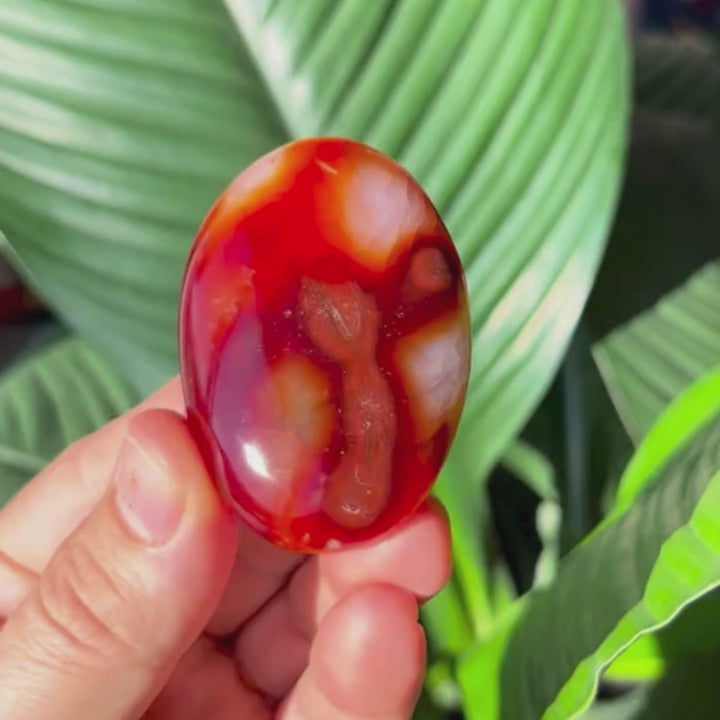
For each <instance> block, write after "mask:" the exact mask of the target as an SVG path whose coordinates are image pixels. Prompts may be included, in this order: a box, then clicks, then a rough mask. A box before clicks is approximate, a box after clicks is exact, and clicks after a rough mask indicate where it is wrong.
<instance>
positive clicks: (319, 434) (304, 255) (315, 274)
mask: <svg viewBox="0 0 720 720" xmlns="http://www.w3.org/2000/svg"><path fill="white" fill-rule="evenodd" d="M180 356H181V369H182V379H183V387H184V392H185V399H186V403H187V406H188V410H189V415H190V418H191V422H192V425H193V428H194V430H195V432H196V435H197V437H198V438H199V439H200V440H201V445H202V447H203V448H204V452H205V454H206V456H207V459H208V460H209V462H210V463H211V465H212V467H213V470H214V472H215V474H216V476H217V478H218V482H219V484H220V487H221V489H222V491H223V493H224V495H225V497H226V499H227V501H228V502H229V503H230V504H231V505H232V506H233V507H234V508H235V509H236V510H237V512H238V513H239V514H240V515H241V516H242V517H243V518H244V519H245V520H246V521H247V522H248V523H249V524H250V525H251V526H252V527H253V528H255V529H256V530H257V531H258V532H259V533H261V534H263V535H264V536H266V537H268V538H269V539H270V540H272V541H273V542H276V543H278V544H280V545H283V546H285V547H289V548H292V549H295V550H299V551H304V552H311V551H317V550H321V549H333V548H337V547H340V546H342V545H345V544H346V543H349V542H352V541H357V540H365V539H368V538H370V537H372V536H374V535H376V534H378V533H380V532H383V531H385V530H387V529H389V528H390V527H391V526H393V525H394V524H395V523H397V522H398V521H399V520H401V519H402V518H403V517H405V516H407V515H408V514H409V513H411V512H412V511H413V510H414V509H415V508H416V507H417V506H418V505H419V504H420V502H421V501H422V500H423V499H424V498H425V497H426V495H427V494H428V492H429V491H430V488H431V486H432V484H433V482H434V480H435V478H436V476H437V474H438V472H439V470H440V467H441V465H442V463H443V461H444V459H445V456H446V454H447V452H448V449H449V447H450V443H451V441H452V438H453V436H454V434H455V430H456V428H457V424H458V421H459V418H460V413H461V410H462V404H463V402H464V397H465V389H466V385H467V378H468V370H469V363H470V327H469V317H468V309H467V299H466V293H465V283H464V279H463V275H462V268H461V265H460V261H459V259H458V256H457V253H456V251H455V248H454V246H453V244H452V242H451V240H450V238H449V236H448V233H447V231H446V229H445V227H444V226H443V224H442V222H441V220H440V218H439V217H438V215H437V213H436V212H435V210H434V208H433V206H432V205H431V203H430V201H429V200H428V199H427V197H426V196H425V194H424V193H423V191H422V190H421V189H420V187H419V186H418V185H417V184H416V183H415V181H414V180H413V179H412V178H411V177H410V176H409V175H408V174H407V173H406V172H405V171H404V170H403V169H402V168H401V167H400V166H398V165H397V164H395V163H394V162H392V161H391V160H389V159H388V158H386V157H385V156H383V155H381V154H379V153H377V152H375V151H373V150H371V149H370V148H368V147H366V146H364V145H360V144H358V143H354V142H350V141H347V140H337V139H320V140H303V141H298V142H295V143H291V144H290V145H286V146H284V147H282V148H280V149H278V150H276V151H274V152H273V153H270V154H269V155H267V156H265V157H263V158H261V159H260V160H258V161H257V162H256V163H255V164H253V165H252V166H251V167H249V168H248V169H247V170H245V171H244V172H243V173H242V174H241V175H239V176H238V177H237V178H236V180H235V181H234V182H233V183H232V185H230V187H229V188H228V189H227V190H226V191H225V192H224V193H223V195H222V196H221V198H220V199H219V200H218V202H217V203H216V204H215V206H214V207H213V208H212V210H211V211H210V213H209V215H208V217H207V218H206V220H205V222H204V224H203V226H202V228H201V229H200V231H199V234H198V237H197V239H196V242H195V245H194V246H193V249H192V252H191V254H190V258H189V260H188V265H187V270H186V276H185V281H184V284H183V290H182V300H181V317H180Z"/></svg>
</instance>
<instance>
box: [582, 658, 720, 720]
mask: <svg viewBox="0 0 720 720" xmlns="http://www.w3.org/2000/svg"><path fill="white" fill-rule="evenodd" d="M719 660H720V657H718V656H717V655H708V656H707V657H697V658H693V659H691V660H687V661H684V662H681V663H675V664H674V665H673V666H672V667H671V668H670V669H669V671H668V673H667V674H666V675H665V676H664V677H663V678H662V679H661V680H660V681H659V682H657V683H654V684H651V685H647V686H642V687H640V688H639V689H637V690H635V691H633V692H632V693H630V694H629V695H627V696H625V697H623V698H621V699H619V700H616V701H614V702H604V703H598V704H597V705H596V706H594V707H592V708H591V709H590V710H588V711H587V712H586V713H583V715H582V716H581V720H678V718H682V720H709V718H716V717H717V715H718V706H720V688H718V682H717V667H718V661H719Z"/></svg>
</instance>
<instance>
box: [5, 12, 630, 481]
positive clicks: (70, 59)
mask: <svg viewBox="0 0 720 720" xmlns="http://www.w3.org/2000/svg"><path fill="white" fill-rule="evenodd" d="M229 6H230V10H231V11H232V13H233V16H234V17H235V19H236V21H237V26H238V28H239V30H240V34H237V33H235V32H234V30H233V27H232V24H231V22H230V21H229V18H228V17H227V16H226V14H225V12H224V10H223V9H222V8H221V7H220V6H219V4H218V2H217V0H157V1H156V2H154V3H152V5H151V6H150V5H148V3H146V2H145V1H144V0H123V1H121V0H83V1H82V2H78V0H73V1H72V2H68V0H62V1H60V0H23V2H22V3H17V2H16V1H15V0H0V78H1V79H0V158H2V165H0V168H1V169H0V226H2V227H4V228H5V229H6V230H7V234H8V237H9V239H10V242H11V244H12V246H13V248H14V249H15V251H16V253H17V255H18V257H19V258H20V259H21V261H22V262H23V264H24V266H25V267H26V268H27V270H28V272H30V273H32V275H33V277H34V278H35V280H36V282H37V284H38V285H39V286H40V288H41V289H42V292H43V293H44V295H45V296H46V297H48V298H49V299H50V300H51V302H52V303H53V304H54V305H55V306H57V308H58V309H59V311H60V312H61V313H62V315H63V316H64V317H65V318H66V319H67V320H68V322H69V323H70V324H71V325H72V326H74V327H75V328H77V329H78V330H79V331H80V332H81V334H83V335H84V336H85V337H87V338H88V339H89V340H90V341H91V342H93V343H94V344H95V345H97V346H98V347H100V348H101V349H103V350H105V351H106V352H107V353H109V356H110V357H112V359H113V360H114V361H115V362H117V363H118V364H119V365H120V367H121V369H123V370H124V371H126V373H127V374H128V375H129V376H130V377H131V378H133V379H142V380H143V386H144V387H145V388H148V387H150V386H152V385H154V384H156V383H157V381H159V380H160V378H162V377H165V376H167V375H168V374H169V373H170V372H172V370H173V368H174V355H175V353H174V343H175V340H174V317H175V302H176V297H177V288H178V284H179V280H180V274H181V269H182V263H183V257H184V254H185V252H186V250H187V248H188V244H189V243H190V240H191V238H192V236H193V233H194V230H195V228H196V226H197V224H198V223H199V222H200V220H201V218H202V215H203V213H204V211H205V210H206V208H207V207H208V206H209V204H210V202H211V200H212V198H213V196H214V195H215V194H216V193H217V192H218V191H219V190H220V188H221V187H222V186H223V184H224V183H226V182H227V181H229V180H230V178H231V177H232V176H233V175H234V174H235V173H236V172H237V171H239V170H240V169H241V168H242V167H243V166H244V165H246V164H247V163H248V162H249V161H250V160H252V159H253V158H255V157H256V156H258V155H259V154H261V153H263V152H264V151H266V150H268V149H269V148H270V147H272V146H273V145H276V144H278V143H280V142H282V141H284V140H285V139H287V138H289V137H294V136H299V135H307V134H342V135H347V136H352V137H356V138H359V139H363V140H365V141H367V142H369V143H371V144H373V145H375V146H377V147H379V148H380V149H381V150H384V151H386V152H387V153H389V154H391V155H393V156H395V157H396V158H398V159H399V160H400V161H401V162H403V163H404V164H405V165H406V166H407V167H408V168H409V169H410V170H411V171H412V172H413V173H415V174H416V175H417V177H418V179H419V180H420V181H421V182H422V184H423V185H424V186H425V187H426V188H427V190H428V191H429V193H430V195H431V196H432V197H433V199H434V200H435V201H436V203H437V205H438V207H439V208H440V210H441V211H442V213H443V215H444V217H445V218H446V220H447V222H448V224H449V226H450V229H451V231H452V233H453V234H454V237H455V239H456V241H457V244H458V246H459V248H460V251H461V253H462V256H463V259H464V261H465V264H466V268H467V275H468V283H469V287H470V291H471V294H472V313H473V326H474V330H475V335H476V344H475V358H474V371H473V372H474V375H473V378H474V381H473V384H472V389H471V392H470V403H469V407H468V415H469V418H468V420H469V421H470V420H471V421H474V422H472V423H471V425H472V427H473V428H474V429H475V433H473V434H476V433H477V434H479V435H476V437H477V436H479V437H481V438H482V442H480V443H477V442H476V443H475V446H474V447H473V448H472V452H473V456H472V457H473V462H474V465H475V466H476V467H478V466H480V465H485V466H486V465H487V464H489V463H490V462H492V460H493V459H494V458H496V457H497V454H498V452H499V450H500V449H501V448H502V447H503V446H504V445H505V444H506V442H507V440H508V439H509V438H510V437H511V436H512V434H513V433H514V432H515V431H516V430H517V428H518V427H519V425H520V424H521V423H522V421H523V420H524V419H525V418H526V416H527V414H528V412H529V411H530V410H531V408H532V407H533V405H534V404H535V403H536V402H537V400H538V398H539V397H540V396H541V394H542V392H543V391H544V389H545V388H546V386H547V383H548V382H549V379H550V378H551V376H552V374H553V372H554V370H555V368H556V366H557V364H558V361H559V358H560V357H561V356H562V352H563V349H564V346H565V343H566V341H567V338H568V335H569V333H570V332H571V330H572V327H573V326H574V324H575V321H576V319H577V316H578V314H579V313H580V311H581V308H582V305H583V302H584V300H585V297H586V294H587V292H588V289H589V286H590V283H591V281H592V278H593V276H594V273H595V269H596V265H597V263H598V260H599V258H600V255H601V252H602V249H603V245H604V239H605V235H606V231H607V227H608V222H609V219H610V215H611V212H612V208H613V204H614V199H615V195H616V190H617V185H618V178H619V174H620V169H621V165H622V155H623V147H624V140H623V139H624V125H625V115H626V104H627V103H626V95H627V77H626V75H627V71H626V65H627V62H626V52H625V35H624V28H623V17H622V11H621V9H620V4H619V2H618V0H612V1H609V0H587V1H586V2H583V3H577V2H567V1H566V0H531V1H530V2H528V0H466V1H464V2H459V3H452V2H450V3H438V2H436V1H435V0H374V2H371V3H368V2H367V1H366V0H343V1H342V2H336V0H313V1H312V2H297V0H279V1H276V2H270V0H242V2H240V1H238V2H232V1H230V2H229Z"/></svg>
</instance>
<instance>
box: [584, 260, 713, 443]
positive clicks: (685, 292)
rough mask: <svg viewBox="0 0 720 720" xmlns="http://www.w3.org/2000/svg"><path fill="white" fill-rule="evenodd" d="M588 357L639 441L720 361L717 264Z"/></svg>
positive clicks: (639, 317) (623, 329)
mask: <svg viewBox="0 0 720 720" xmlns="http://www.w3.org/2000/svg"><path fill="white" fill-rule="evenodd" d="M593 354H594V357H595V360H596V362H597V364H598V367H599V368H600V371H601V373H602V375H603V377H604V379H605V383H606V385H607V387H608V390H609V391H610V394H611V396H612V398H613V401H614V403H615V406H616V407H617V410H618V413H619V414H620V416H621V417H622V419H623V422H624V424H625V426H626V427H627V429H628V431H629V433H630V435H631V436H632V437H633V438H634V439H635V440H636V441H638V440H639V439H640V438H642V437H643V435H644V434H645V433H646V432H647V430H648V428H649V427H650V426H651V424H652V423H653V422H654V421H655V419H656V418H657V417H658V415H659V414H660V413H661V412H662V411H663V409H664V408H665V407H667V405H668V403H669V402H670V401H671V400H672V399H673V398H674V397H676V396H677V395H678V394H679V393H680V392H682V391H683V390H684V389H685V388H686V387H687V386H688V385H690V384H691V383H692V382H693V381H694V380H695V379H696V378H698V377H700V376H701V375H702V374H703V373H705V372H707V371H708V370H710V369H711V368H712V367H714V366H715V364H716V363H717V362H718V358H720V263H712V264H710V265H708V266H707V267H705V268H703V269H702V270H700V271H699V272H697V273H696V274H695V275H693V277H691V278H690V280H688V282H687V283H686V284H685V285H683V286H682V287H681V288H679V289H678V290H676V291H675V292H673V293H671V294H670V295H668V296H667V297H665V298H663V299H662V300H661V301H660V302H659V303H657V305H656V306H655V307H653V308H652V309H650V310H648V311H647V312H645V313H643V314H642V315H640V316H638V317H637V318H636V319H634V320H633V321H631V322H630V323H628V324H627V325H625V326H623V327H621V328H619V329H618V330H616V331H614V332H613V333H611V334H610V335H609V336H608V337H607V338H606V339H605V340H603V341H602V342H601V343H599V344H597V345H596V346H595V348H594V350H593Z"/></svg>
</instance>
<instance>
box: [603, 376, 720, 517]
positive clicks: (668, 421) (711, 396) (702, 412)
mask: <svg viewBox="0 0 720 720" xmlns="http://www.w3.org/2000/svg"><path fill="white" fill-rule="evenodd" d="M718 387H720V365H718V366H716V367H715V368H714V369H713V371H712V372H710V373H708V374H707V375H705V376H703V377H702V378H701V379H700V380H698V381H697V382H696V383H694V384H693V385H692V386H691V387H690V388H688V389H687V390H686V391H685V392H683V393H682V395H681V396H680V397H679V398H678V402H677V403H675V404H673V405H672V406H671V407H670V408H669V409H668V410H666V411H665V412H664V413H663V414H662V415H661V417H660V419H659V420H658V421H657V422H656V423H655V425H654V426H653V427H652V429H651V430H650V432H649V433H648V434H647V436H646V437H645V440H644V441H643V443H642V444H641V445H640V447H639V448H638V450H637V452H636V453H635V455H634V456H633V458H632V460H631V461H630V463H629V464H628V466H627V469H626V470H625V472H624V473H623V476H622V477H621V478H620V483H619V484H618V490H617V497H616V501H615V507H614V509H613V513H612V514H614V515H618V514H620V513H622V512H623V511H625V510H626V509H627V508H629V507H630V506H631V505H632V504H633V502H635V500H636V499H637V498H638V497H639V495H640V494H641V493H642V492H645V491H646V490H647V489H648V487H649V486H650V485H651V483H652V482H653V481H654V480H656V478H657V475H656V473H657V472H658V470H659V469H660V468H662V466H663V465H665V464H666V463H667V462H668V460H669V459H670V458H671V457H672V456H673V455H675V454H677V453H678V452H680V451H681V450H682V449H683V447H684V446H685V445H687V444H688V443H689V442H691V441H692V440H693V439H694V436H695V435H696V434H697V432H698V431H699V430H701V429H702V428H704V427H706V426H707V425H708V424H710V423H712V422H713V421H714V420H715V419H716V418H717V417H718V415H720V392H718V391H717V389H718ZM678 408H682V411H680V410H678Z"/></svg>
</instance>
